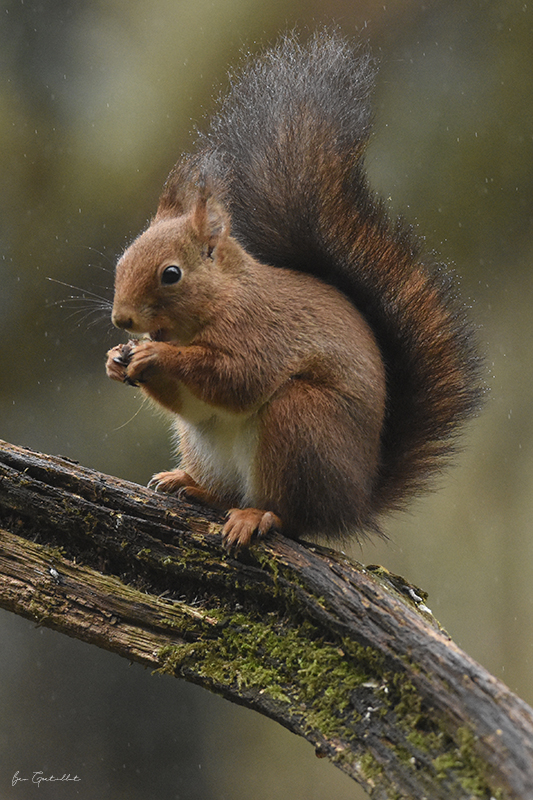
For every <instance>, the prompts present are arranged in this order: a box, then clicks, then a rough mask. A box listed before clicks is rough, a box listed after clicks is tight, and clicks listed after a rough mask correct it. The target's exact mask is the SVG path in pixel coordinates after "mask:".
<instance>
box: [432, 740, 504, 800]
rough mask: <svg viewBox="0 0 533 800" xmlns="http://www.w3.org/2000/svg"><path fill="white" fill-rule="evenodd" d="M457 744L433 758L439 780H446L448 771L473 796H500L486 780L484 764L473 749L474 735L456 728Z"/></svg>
mask: <svg viewBox="0 0 533 800" xmlns="http://www.w3.org/2000/svg"><path fill="white" fill-rule="evenodd" d="M456 738H457V744H456V746H455V747H454V748H453V750H449V751H448V752H447V753H445V754H443V755H439V756H437V757H436V758H435V759H433V766H434V768H435V770H436V772H437V778H438V779H439V780H446V779H447V778H448V777H449V774H450V773H453V774H454V775H456V776H457V780H458V781H459V783H460V784H461V786H462V787H463V788H464V789H465V791H467V792H470V794H472V795H473V796H474V797H488V796H491V797H496V798H497V797H498V794H499V796H500V797H501V791H500V792H496V793H494V792H492V791H491V790H490V788H489V786H488V784H487V780H486V771H487V767H486V764H485V763H484V762H483V761H482V759H481V758H480V757H479V756H478V755H477V753H476V751H475V743H476V737H475V736H474V734H473V733H472V731H470V730H469V729H468V728H458V729H457V737H456Z"/></svg>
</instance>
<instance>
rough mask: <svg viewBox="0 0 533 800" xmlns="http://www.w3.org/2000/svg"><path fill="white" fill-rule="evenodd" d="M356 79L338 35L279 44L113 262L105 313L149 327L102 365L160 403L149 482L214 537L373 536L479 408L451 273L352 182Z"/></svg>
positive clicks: (361, 135)
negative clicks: (169, 434) (167, 424)
mask: <svg viewBox="0 0 533 800" xmlns="http://www.w3.org/2000/svg"><path fill="white" fill-rule="evenodd" d="M372 79H373V68H372V64H371V60H370V58H369V56H368V54H366V53H364V52H363V53H361V52H360V51H359V52H358V51H353V50H352V49H351V48H350V46H349V45H348V44H347V43H346V42H345V41H344V40H342V38H341V37H339V36H337V35H336V34H332V35H331V34H327V33H322V34H319V35H317V36H316V37H314V39H312V40H311V42H310V43H309V44H308V45H307V46H306V47H302V46H300V44H299V43H298V42H297V41H296V39H295V38H294V37H287V38H285V39H283V40H282V42H281V44H280V45H279V46H278V47H276V48H274V49H273V50H271V51H268V52H267V53H266V54H265V55H264V57H263V58H260V59H258V60H257V61H256V62H254V63H252V64H251V65H249V66H248V67H247V68H246V69H245V71H244V73H243V75H242V76H241V77H240V78H239V79H238V80H234V81H233V82H232V88H231V91H230V94H229V96H228V98H226V99H225V100H224V101H223V103H222V106H221V110H220V112H219V113H218V114H217V115H216V116H215V117H214V118H213V120H212V123H211V129H210V131H209V132H208V133H207V134H206V135H204V136H200V139H199V144H198V148H197V152H196V154H195V155H194V156H192V157H189V158H184V159H182V161H181V162H180V163H179V164H178V165H177V166H176V167H175V168H174V170H173V171H172V173H171V174H170V176H169V179H168V181H167V183H166V185H165V187H164V190H163V193H162V195H161V198H160V202H159V207H158V211H157V215H156V217H155V219H154V221H153V222H152V224H151V225H150V227H149V228H148V229H147V231H145V232H144V233H143V234H142V235H141V236H140V237H139V238H138V239H137V240H136V241H135V242H134V243H133V245H132V246H131V247H130V248H129V249H128V250H127V251H126V253H125V254H124V256H123V257H122V259H121V260H120V262H119V264H118V266H117V275H116V285H115V303H114V310H113V320H114V322H115V324H116V325H117V326H118V327H120V328H123V329H125V330H128V331H130V332H132V333H135V334H149V336H150V340H148V341H143V342H133V343H131V342H130V343H129V344H128V345H124V346H119V347H117V348H113V350H111V351H110V353H109V358H108V374H109V376H110V377H111V378H113V379H115V380H125V381H126V382H128V383H136V382H139V383H140V384H141V385H142V388H143V391H144V392H145V393H146V394H147V395H149V396H150V397H151V398H152V399H154V400H155V401H156V402H157V403H158V404H160V405H162V406H163V407H165V408H166V409H168V410H169V411H170V412H172V413H173V414H174V415H175V419H176V428H177V430H178V433H179V436H180V450H181V453H182V466H183V468H184V469H183V470H177V471H174V472H172V473H160V474H159V475H157V476H155V477H154V484H155V485H156V488H159V489H161V490H168V491H178V492H180V493H182V494H183V493H185V494H188V496H190V497H195V498H196V499H201V500H202V501H205V502H210V503H213V504H216V505H218V506H220V507H222V508H225V509H229V517H228V521H227V523H226V525H225V527H224V536H225V539H226V541H227V542H228V543H229V544H236V545H241V544H248V543H249V541H250V538H251V536H252V534H253V532H254V531H258V532H259V533H260V534H262V533H264V532H266V531H267V530H268V529H269V528H270V527H280V526H283V530H284V531H285V532H286V533H287V534H288V535H290V536H300V535H303V534H306V533H309V534H322V535H325V536H329V537H335V536H342V535H343V534H346V533H350V532H352V531H354V532H356V533H357V532H361V531H364V530H371V529H374V530H375V529H377V519H378V517H379V515H380V514H381V513H382V512H384V511H387V510H390V509H394V508H399V507H401V506H402V505H403V503H404V501H405V499H406V498H407V497H409V496H410V495H411V494H413V493H414V492H416V491H418V490H419V489H420V487H421V486H423V485H424V484H425V482H426V481H427V479H428V477H430V476H431V475H432V474H433V473H434V472H435V471H436V470H437V469H438V468H439V466H440V465H441V464H442V462H443V456H446V455H447V454H448V453H449V452H450V450H451V448H452V444H453V435H454V433H455V432H456V430H457V427H458V425H459V424H460V423H461V422H462V421H463V420H464V419H465V418H466V417H468V415H469V414H471V413H472V411H473V410H474V409H475V408H476V407H477V405H478V402H479V397H480V386H479V381H478V368H479V360H478V358H477V355H476V352H475V349H474V346H473V343H472V342H473V339H472V334H471V329H470V326H469V324H468V322H467V321H466V317H465V313H464V307H463V306H462V304H461V303H460V301H458V299H457V297H456V295H455V291H454V288H453V283H452V281H451V279H450V277H449V275H448V274H447V272H446V271H444V270H443V269H442V267H441V266H438V265H432V264H427V263H426V262H425V261H424V260H423V259H422V258H421V257H420V254H419V250H420V247H419V244H418V243H417V242H416V241H415V240H414V238H413V236H412V235H411V233H410V231H409V230H408V229H407V228H405V226H403V225H401V224H396V225H394V224H393V223H391V221H390V220H389V219H388V218H387V216H386V214H385V211H384V208H383V205H382V204H381V203H380V202H379V200H377V199H376V198H375V197H374V195H373V194H372V192H371V191H370V189H369V187H368V185H367V180H366V177H365V174H364V169H363V157H364V148H365V143H366V140H367V138H368V134H369V129H370V125H369V119H370V112H369V109H368V102H367V97H368V94H369V91H370V89H371V86H372ZM209 186H210V187H211V189H209V188H208V187H209ZM215 197H216V198H217V199H215ZM230 227H231V229H232V231H233V233H232V236H230ZM233 237H234V238H233ZM169 265H176V266H177V267H179V268H180V269H181V270H182V277H181V280H179V281H177V282H176V283H175V284H171V285H168V283H167V282H166V278H165V274H166V273H165V269H166V268H167V267H168V266H169ZM326 282H327V283H326ZM242 506H245V508H242Z"/></svg>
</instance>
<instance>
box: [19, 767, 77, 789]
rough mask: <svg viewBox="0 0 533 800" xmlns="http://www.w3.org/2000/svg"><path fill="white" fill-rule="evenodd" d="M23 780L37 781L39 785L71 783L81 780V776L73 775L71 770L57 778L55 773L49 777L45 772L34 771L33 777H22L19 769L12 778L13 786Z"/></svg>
mask: <svg viewBox="0 0 533 800" xmlns="http://www.w3.org/2000/svg"><path fill="white" fill-rule="evenodd" d="M22 781H31V783H36V784H37V786H40V785H41V783H57V782H60V783H61V782H63V783H69V782H71V781H81V778H78V776H77V775H71V774H70V772H69V773H68V774H64V775H62V776H61V777H60V778H56V776H55V775H50V776H48V777H47V776H46V775H45V774H44V772H34V773H33V776H32V777H31V778H21V777H20V775H19V771H18V770H17V771H16V772H15V774H14V775H13V778H12V779H11V786H16V785H17V783H19V782H22Z"/></svg>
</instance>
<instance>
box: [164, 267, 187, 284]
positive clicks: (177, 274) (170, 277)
mask: <svg viewBox="0 0 533 800" xmlns="http://www.w3.org/2000/svg"><path fill="white" fill-rule="evenodd" d="M182 275H183V271H182V270H181V269H180V267H176V266H175V265H174V264H173V265H172V266H170V267H167V268H166V269H164V270H163V274H162V275H161V283H162V284H163V285H165V286H170V284H172V283H177V282H178V281H180V280H181V276H182Z"/></svg>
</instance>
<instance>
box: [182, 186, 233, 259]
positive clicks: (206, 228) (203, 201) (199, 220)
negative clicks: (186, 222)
mask: <svg viewBox="0 0 533 800" xmlns="http://www.w3.org/2000/svg"><path fill="white" fill-rule="evenodd" d="M191 221H192V225H193V228H194V230H195V231H196V233H197V235H198V237H199V238H200V241H201V242H202V244H204V245H205V247H206V249H207V254H208V256H210V257H211V255H212V253H213V250H214V249H215V247H217V246H219V245H220V244H221V243H222V242H224V241H225V240H226V239H227V238H228V236H229V233H230V218H229V215H228V213H227V212H226V210H225V208H224V207H223V206H222V204H221V203H219V202H218V200H216V199H215V198H214V197H213V196H212V194H211V192H210V191H209V189H208V188H207V186H206V185H205V183H202V185H201V186H200V190H199V192H198V197H197V199H196V202H195V204H194V206H193V208H192V213H191Z"/></svg>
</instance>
